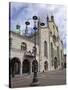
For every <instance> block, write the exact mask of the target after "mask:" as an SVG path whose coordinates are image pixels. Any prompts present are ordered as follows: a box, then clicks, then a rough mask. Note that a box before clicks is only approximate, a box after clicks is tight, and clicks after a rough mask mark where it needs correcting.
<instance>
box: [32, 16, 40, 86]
mask: <svg viewBox="0 0 68 90" xmlns="http://www.w3.org/2000/svg"><path fill="white" fill-rule="evenodd" d="M37 19H38V17H37V16H33V20H34V28H33V29H34V31H35V34H34V47H35V49H36V30H37V27H36V21H37ZM35 51H36V50H35ZM34 59H35V60H34V75H33V81H32V84H31V86H37V85H39V81H38V77H37V61H36V52H34Z"/></svg>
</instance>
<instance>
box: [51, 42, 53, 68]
mask: <svg viewBox="0 0 68 90" xmlns="http://www.w3.org/2000/svg"><path fill="white" fill-rule="evenodd" d="M51 63H52V66H53V44H52V43H51Z"/></svg>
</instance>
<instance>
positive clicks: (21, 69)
mask: <svg viewBox="0 0 68 90" xmlns="http://www.w3.org/2000/svg"><path fill="white" fill-rule="evenodd" d="M20 75H21V76H22V62H21V65H20Z"/></svg>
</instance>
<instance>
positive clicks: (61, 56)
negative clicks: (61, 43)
mask: <svg viewBox="0 0 68 90" xmlns="http://www.w3.org/2000/svg"><path fill="white" fill-rule="evenodd" d="M61 60H62V50H61Z"/></svg>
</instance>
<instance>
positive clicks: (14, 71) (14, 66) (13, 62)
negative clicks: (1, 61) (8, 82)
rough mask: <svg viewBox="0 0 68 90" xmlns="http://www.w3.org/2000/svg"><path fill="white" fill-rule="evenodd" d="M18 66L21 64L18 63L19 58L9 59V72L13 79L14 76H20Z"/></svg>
mask: <svg viewBox="0 0 68 90" xmlns="http://www.w3.org/2000/svg"><path fill="white" fill-rule="evenodd" d="M20 65H21V63H20V60H19V58H17V57H14V58H12V59H11V61H10V67H11V68H10V70H11V71H10V72H11V74H12V76H13V77H14V75H15V74H20Z"/></svg>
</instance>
